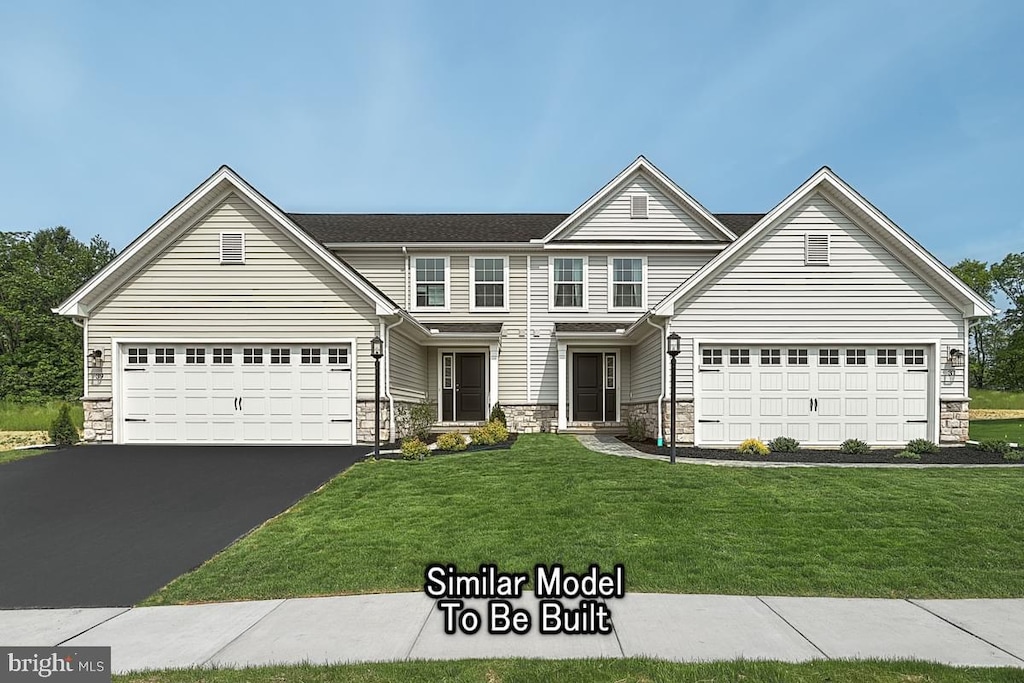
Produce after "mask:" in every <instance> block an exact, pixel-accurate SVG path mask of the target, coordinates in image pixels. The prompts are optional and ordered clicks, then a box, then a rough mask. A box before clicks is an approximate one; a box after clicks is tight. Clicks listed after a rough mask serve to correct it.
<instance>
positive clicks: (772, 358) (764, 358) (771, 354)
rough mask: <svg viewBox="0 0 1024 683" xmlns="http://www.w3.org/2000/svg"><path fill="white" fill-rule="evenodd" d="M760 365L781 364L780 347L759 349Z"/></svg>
mask: <svg viewBox="0 0 1024 683" xmlns="http://www.w3.org/2000/svg"><path fill="white" fill-rule="evenodd" d="M761 365H782V349H761Z"/></svg>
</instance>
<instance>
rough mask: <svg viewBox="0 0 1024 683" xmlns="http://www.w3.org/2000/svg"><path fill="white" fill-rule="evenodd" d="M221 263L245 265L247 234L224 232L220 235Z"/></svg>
mask: <svg viewBox="0 0 1024 683" xmlns="http://www.w3.org/2000/svg"><path fill="white" fill-rule="evenodd" d="M220 262H221V263H227V264H234V263H245V233H241V232H222V233H221V234H220Z"/></svg>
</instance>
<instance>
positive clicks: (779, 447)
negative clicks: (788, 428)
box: [768, 436, 800, 453]
mask: <svg viewBox="0 0 1024 683" xmlns="http://www.w3.org/2000/svg"><path fill="white" fill-rule="evenodd" d="M768 448H770V449H771V450H772V452H773V453H795V452H797V451H798V450H800V442H799V441H797V440H796V439H794V438H792V437H789V436H777V437H775V438H774V439H772V440H771V441H769V442H768Z"/></svg>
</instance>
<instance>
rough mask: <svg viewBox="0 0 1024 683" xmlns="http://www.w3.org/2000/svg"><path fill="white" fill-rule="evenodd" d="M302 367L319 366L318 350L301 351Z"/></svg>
mask: <svg viewBox="0 0 1024 683" xmlns="http://www.w3.org/2000/svg"><path fill="white" fill-rule="evenodd" d="M300 362H301V363H302V365H320V349H316V348H312V349H302V354H301V360H300Z"/></svg>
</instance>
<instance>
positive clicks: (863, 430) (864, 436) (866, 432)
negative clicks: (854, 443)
mask: <svg viewBox="0 0 1024 683" xmlns="http://www.w3.org/2000/svg"><path fill="white" fill-rule="evenodd" d="M843 439H844V440H846V439H860V440H861V441H864V442H868V441H871V430H870V429H869V428H868V424H867V423H866V422H847V423H846V425H845V427H844V429H843Z"/></svg>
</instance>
